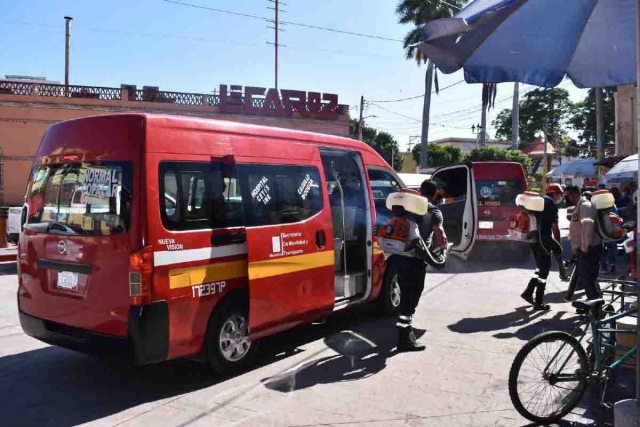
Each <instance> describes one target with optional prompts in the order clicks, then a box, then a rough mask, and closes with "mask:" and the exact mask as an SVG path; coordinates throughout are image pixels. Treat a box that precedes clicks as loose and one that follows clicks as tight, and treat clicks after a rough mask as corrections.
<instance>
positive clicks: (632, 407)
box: [613, 399, 640, 427]
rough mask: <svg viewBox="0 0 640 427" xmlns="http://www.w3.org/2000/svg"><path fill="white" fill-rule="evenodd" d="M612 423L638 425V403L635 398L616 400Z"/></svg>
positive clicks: (639, 405)
mask: <svg viewBox="0 0 640 427" xmlns="http://www.w3.org/2000/svg"><path fill="white" fill-rule="evenodd" d="M613 424H614V426H615V427H640V403H639V402H638V401H637V400H635V399H627V400H621V401H619V402H616V404H615V405H614V406H613Z"/></svg>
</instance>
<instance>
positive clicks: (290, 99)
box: [220, 85, 347, 120]
mask: <svg viewBox="0 0 640 427" xmlns="http://www.w3.org/2000/svg"><path fill="white" fill-rule="evenodd" d="M242 89H243V88H242V86H238V85H230V86H227V85H220V110H221V112H222V113H231V114H248V115H255V116H274V117H302V118H310V119H319V120H336V119H337V118H338V116H339V115H340V114H345V112H346V111H347V108H345V107H347V106H346V105H339V104H338V95H335V94H331V93H325V94H321V93H319V92H305V91H301V90H286V89H282V90H280V91H279V90H278V89H268V90H267V89H265V88H263V87H254V86H246V87H245V88H244V92H243V90H242Z"/></svg>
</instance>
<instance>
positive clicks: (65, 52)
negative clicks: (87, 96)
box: [64, 16, 73, 96]
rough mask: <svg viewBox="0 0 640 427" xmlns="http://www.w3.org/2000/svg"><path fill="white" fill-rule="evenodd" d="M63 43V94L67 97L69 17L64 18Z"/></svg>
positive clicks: (69, 40) (70, 18) (69, 42)
mask: <svg viewBox="0 0 640 427" xmlns="http://www.w3.org/2000/svg"><path fill="white" fill-rule="evenodd" d="M64 20H65V34H66V37H65V43H64V94H65V96H69V73H70V70H69V66H70V54H71V52H70V47H71V21H72V20H73V18H72V17H70V16H65V17H64Z"/></svg>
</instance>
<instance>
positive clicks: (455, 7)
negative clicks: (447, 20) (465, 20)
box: [427, 0, 462, 10]
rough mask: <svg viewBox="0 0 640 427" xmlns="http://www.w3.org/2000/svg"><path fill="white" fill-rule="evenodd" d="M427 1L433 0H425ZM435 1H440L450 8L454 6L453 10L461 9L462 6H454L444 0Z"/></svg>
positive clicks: (431, 0)
mask: <svg viewBox="0 0 640 427" xmlns="http://www.w3.org/2000/svg"><path fill="white" fill-rule="evenodd" d="M427 1H428V2H429V3H432V2H433V0H427ZM436 1H437V2H438V3H440V4H444V5H446V6H449V7H452V8H454V9H455V10H462V8H461V7H460V6H456V5H455V4H451V3H447V2H446V1H444V0H436Z"/></svg>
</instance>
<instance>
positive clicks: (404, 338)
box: [398, 331, 427, 351]
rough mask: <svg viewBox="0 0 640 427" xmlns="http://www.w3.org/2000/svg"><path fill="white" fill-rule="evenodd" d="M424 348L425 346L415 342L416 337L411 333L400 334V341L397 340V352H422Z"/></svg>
mask: <svg viewBox="0 0 640 427" xmlns="http://www.w3.org/2000/svg"><path fill="white" fill-rule="evenodd" d="M425 348H427V346H426V345H424V344H422V343H419V342H418V341H417V340H416V336H415V334H414V333H413V331H411V332H409V333H407V334H404V333H401V334H400V339H399V340H398V351H422V350H424V349H425Z"/></svg>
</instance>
